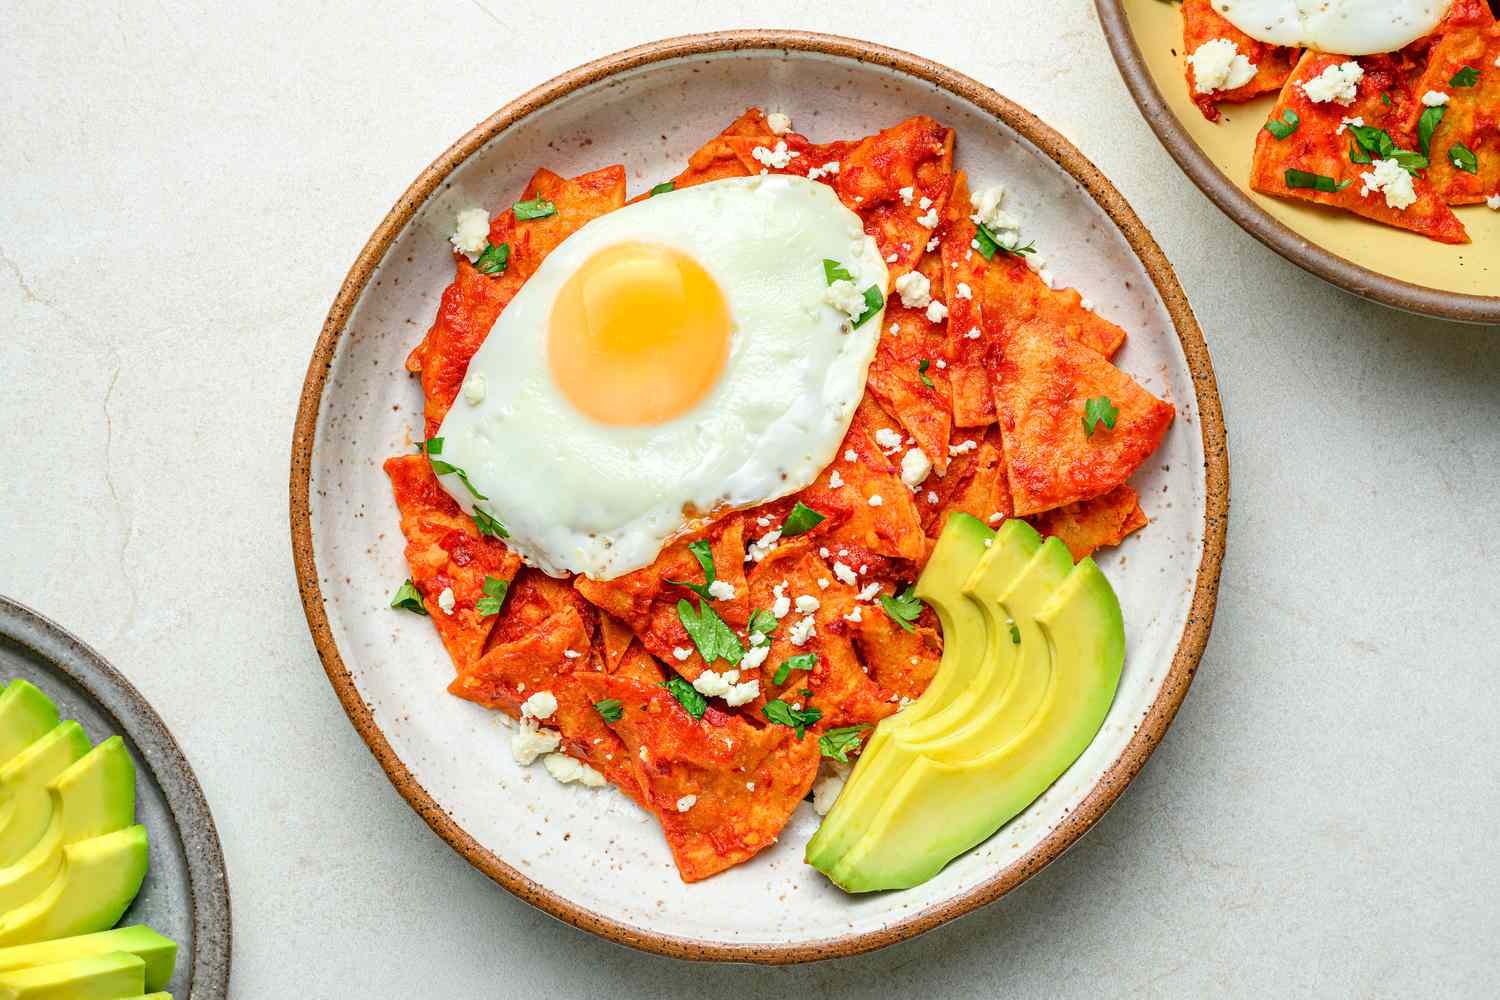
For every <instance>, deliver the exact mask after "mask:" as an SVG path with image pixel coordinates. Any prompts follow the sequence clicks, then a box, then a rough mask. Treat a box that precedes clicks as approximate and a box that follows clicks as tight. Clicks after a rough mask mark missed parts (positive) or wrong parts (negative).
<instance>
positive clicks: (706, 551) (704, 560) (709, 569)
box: [667, 538, 718, 601]
mask: <svg viewBox="0 0 1500 1000" xmlns="http://www.w3.org/2000/svg"><path fill="white" fill-rule="evenodd" d="M688 551H689V552H691V553H692V554H693V558H694V559H697V560H698V565H699V566H702V567H703V582H702V583H688V582H687V581H686V580H668V581H667V582H668V583H670V584H671V585H672V586H674V587H686V588H687V589H688V590H691V591H692V592H693V593H695V594H697V595H698V596H699V597H701V598H703V599H704V600H705V601H711V600H713V597H712V596H711V595H710V594H709V592H708V588H709V587H711V586H713V582H714V580H716V579H718V576H717V575H716V574H715V573H714V553H713V549H711V548H709V547H708V539H706V538H700V539H698V540H697V541H696V542H693V543H692V544H691V545H689V546H688Z"/></svg>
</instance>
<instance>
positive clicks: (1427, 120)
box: [1417, 104, 1448, 156]
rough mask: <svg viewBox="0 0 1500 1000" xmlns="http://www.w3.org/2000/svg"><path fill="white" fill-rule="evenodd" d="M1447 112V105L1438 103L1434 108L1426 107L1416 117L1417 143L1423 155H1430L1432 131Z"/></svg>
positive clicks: (1440, 122)
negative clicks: (1419, 115) (1419, 116)
mask: <svg viewBox="0 0 1500 1000" xmlns="http://www.w3.org/2000/svg"><path fill="white" fill-rule="evenodd" d="M1447 113H1448V108H1447V106H1446V105H1441V104H1440V105H1438V106H1437V107H1435V108H1428V109H1427V110H1426V111H1424V112H1422V117H1421V118H1419V119H1417V144H1418V145H1420V146H1421V147H1422V155H1423V156H1431V155H1432V150H1431V147H1432V133H1434V132H1436V131H1437V127H1438V126H1439V125H1440V124H1442V121H1443V115H1445V114H1447Z"/></svg>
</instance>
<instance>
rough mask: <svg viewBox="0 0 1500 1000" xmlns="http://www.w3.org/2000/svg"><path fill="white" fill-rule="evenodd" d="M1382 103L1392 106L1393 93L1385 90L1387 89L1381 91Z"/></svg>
mask: <svg viewBox="0 0 1500 1000" xmlns="http://www.w3.org/2000/svg"><path fill="white" fill-rule="evenodd" d="M1380 103H1382V104H1384V105H1385V106H1386V107H1390V106H1391V95H1390V94H1389V93H1387V92H1385V91H1381V92H1380Z"/></svg>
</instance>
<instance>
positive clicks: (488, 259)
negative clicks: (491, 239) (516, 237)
mask: <svg viewBox="0 0 1500 1000" xmlns="http://www.w3.org/2000/svg"><path fill="white" fill-rule="evenodd" d="M508 266H510V244H509V243H502V244H500V245H499V246H495V244H493V243H486V244H485V247H484V253H482V254H480V255H479V256H478V257H476V258H475V259H474V270H476V271H478V272H479V273H480V274H500V273H502V272H504V270H505V269H506V268H507V267H508Z"/></svg>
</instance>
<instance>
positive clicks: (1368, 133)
mask: <svg viewBox="0 0 1500 1000" xmlns="http://www.w3.org/2000/svg"><path fill="white" fill-rule="evenodd" d="M1348 128H1349V134H1350V135H1352V136H1354V141H1355V142H1357V143H1359V148H1360V149H1362V150H1364V151H1365V152H1366V153H1369V154H1370V155H1371V156H1378V157H1380V158H1381V159H1382V160H1384V159H1387V158H1388V157H1389V156H1390V155H1391V153H1393V152H1395V150H1396V140H1394V139H1392V138H1391V135H1390V133H1389V132H1387V131H1385V130H1384V129H1379V128H1376V127H1375V126H1374V125H1350V126H1349V127H1348ZM1364 162H1366V163H1368V162H1370V161H1369V160H1365V161H1364Z"/></svg>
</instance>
